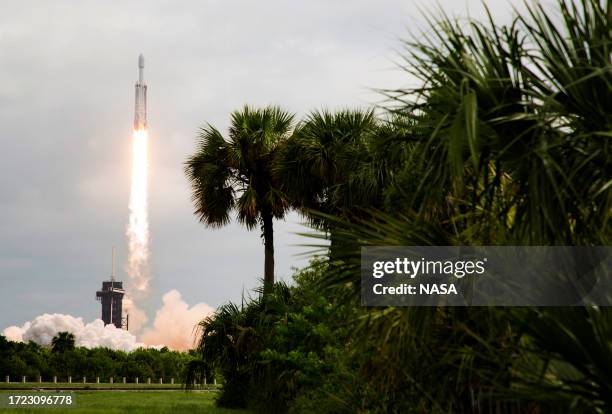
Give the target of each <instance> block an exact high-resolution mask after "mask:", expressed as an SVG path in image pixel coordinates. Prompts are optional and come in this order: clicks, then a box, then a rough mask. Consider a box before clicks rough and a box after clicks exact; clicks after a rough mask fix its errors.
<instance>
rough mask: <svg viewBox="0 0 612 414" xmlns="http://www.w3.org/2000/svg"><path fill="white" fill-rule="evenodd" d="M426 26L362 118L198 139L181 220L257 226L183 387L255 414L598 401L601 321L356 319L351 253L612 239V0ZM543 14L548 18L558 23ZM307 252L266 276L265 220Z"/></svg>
mask: <svg viewBox="0 0 612 414" xmlns="http://www.w3.org/2000/svg"><path fill="white" fill-rule="evenodd" d="M487 15H488V20H485V21H484V22H481V21H475V20H473V19H464V20H461V21H458V20H453V19H451V18H449V17H447V16H445V15H442V16H440V17H436V16H432V17H430V19H429V22H430V26H429V27H428V28H427V30H426V31H424V32H423V33H419V34H418V35H416V36H414V37H412V38H409V39H408V40H406V41H404V42H403V45H404V49H403V52H402V58H403V63H402V68H403V70H405V71H407V72H408V73H409V74H410V75H411V77H412V79H418V80H419V81H420V85H419V86H417V87H414V88H397V89H394V90H385V91H381V93H382V94H383V95H384V96H385V98H386V103H385V104H384V105H383V106H382V107H381V108H378V109H376V110H359V109H354V110H353V109H347V110H342V111H336V112H331V111H314V112H312V113H311V114H309V115H308V116H306V117H305V118H304V119H300V120H298V119H296V117H295V116H294V115H293V114H291V113H289V112H287V111H285V110H283V109H282V108H279V107H266V108H253V107H248V106H245V107H244V108H243V109H241V110H238V111H236V112H234V113H232V114H231V122H230V127H229V129H228V131H227V134H224V133H222V132H221V131H220V130H218V129H217V128H215V127H214V126H212V125H206V126H205V127H203V128H202V130H201V132H200V134H199V137H198V143H197V148H196V152H195V153H194V155H193V156H192V157H190V158H189V159H188V161H187V163H186V166H185V170H186V175H187V177H188V178H189V180H190V182H191V185H192V189H193V202H194V206H195V214H196V216H197V217H198V218H199V220H200V221H201V222H202V223H204V224H206V225H209V226H222V225H225V224H227V223H228V222H229V221H230V219H231V218H232V215H235V216H236V217H237V219H238V220H239V221H240V222H241V223H243V224H244V225H245V226H246V227H247V228H249V229H254V228H257V227H259V229H260V230H261V237H262V239H263V242H264V268H263V281H264V282H263V286H262V288H261V292H260V294H259V295H255V297H253V298H251V299H249V300H247V301H246V303H243V304H241V305H237V304H233V303H228V304H226V305H224V306H222V307H220V308H219V309H218V310H217V312H216V313H215V314H214V315H212V316H211V317H209V318H207V319H205V320H204V321H202V323H201V324H200V325H201V326H200V327H201V331H200V341H199V345H198V348H197V351H196V355H197V357H198V359H196V360H194V361H192V363H190V365H189V367H188V370H187V377H186V378H188V379H189V380H190V381H187V383H191V380H194V379H195V380H198V379H200V380H201V379H202V378H203V376H204V375H206V373H207V372H210V371H211V370H219V371H220V372H221V373H222V374H223V376H224V379H225V382H224V385H223V388H222V391H221V394H220V396H219V401H218V402H219V405H222V406H228V407H232V406H233V407H249V408H251V409H253V410H255V411H257V412H281V413H282V412H314V411H316V412H320V413H323V412H330V413H343V412H346V413H355V412H380V413H389V412H398V413H399V412H401V413H432V412H434V413H447V412H453V413H472V412H479V413H525V412H527V413H539V412H549V413H567V412H579V413H597V412H607V411H610V410H612V399H611V396H612V378H611V377H610V373H611V372H612V365H611V364H612V347H611V342H610V338H612V312H611V311H610V308H605V307H577V308H492V307H491V308H398V307H385V308H363V307H361V306H360V303H359V297H360V250H359V248H360V247H361V246H368V245H371V246H381V245H385V246H403V245H419V246H427V245H431V246H436V245H535V246H537V245H582V246H589V245H609V244H610V240H611V237H610V236H611V235H612V226H611V224H612V222H611V220H610V213H611V211H612V191H610V190H611V188H612V177H611V174H610V172H611V171H612V147H611V140H610V138H612V134H611V132H610V131H612V117H610V114H612V63H611V54H610V46H611V39H612V33H611V28H612V21H611V20H612V6H611V5H610V3H609V2H604V1H598V0H581V1H577V2H569V1H565V0H559V1H558V2H557V3H556V6H554V7H552V8H550V9H548V8H544V7H543V6H542V5H539V4H537V3H528V4H526V5H525V9H524V11H523V12H522V13H521V14H516V16H515V17H514V19H513V20H512V21H511V23H509V24H506V25H499V24H497V23H496V22H495V21H494V19H493V18H492V17H491V15H490V14H489V13H488V10H487ZM553 16H554V17H553ZM290 210H295V211H297V212H299V213H300V214H302V215H303V216H304V217H305V218H306V219H307V220H308V222H309V223H310V224H311V225H312V227H313V232H312V233H311V234H307V235H306V236H307V237H309V239H305V244H307V245H310V246H311V247H312V248H313V249H316V250H318V252H319V258H318V259H315V260H314V261H313V263H312V265H311V266H310V267H309V268H307V269H304V270H302V271H300V272H298V273H297V274H296V276H295V281H294V283H292V284H290V285H289V286H288V285H286V284H284V283H278V282H275V280H274V239H273V222H274V219H282V218H283V217H284V216H285V215H286V214H287V212H288V211H290Z"/></svg>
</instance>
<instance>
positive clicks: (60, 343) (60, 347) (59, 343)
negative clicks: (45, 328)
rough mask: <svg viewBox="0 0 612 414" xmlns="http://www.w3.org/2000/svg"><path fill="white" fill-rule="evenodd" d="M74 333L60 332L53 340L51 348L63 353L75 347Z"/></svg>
mask: <svg viewBox="0 0 612 414" xmlns="http://www.w3.org/2000/svg"><path fill="white" fill-rule="evenodd" d="M74 342H75V341H74V334H71V333H70V332H58V334H57V335H55V336H54V337H53V339H52V340H51V350H52V351H53V352H55V353H60V354H63V353H64V352H66V351H71V350H73V349H74Z"/></svg>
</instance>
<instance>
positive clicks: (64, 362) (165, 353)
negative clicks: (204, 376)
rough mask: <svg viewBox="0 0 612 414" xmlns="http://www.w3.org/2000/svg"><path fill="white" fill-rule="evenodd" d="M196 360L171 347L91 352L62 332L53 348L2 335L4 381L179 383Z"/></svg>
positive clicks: (0, 351)
mask: <svg viewBox="0 0 612 414" xmlns="http://www.w3.org/2000/svg"><path fill="white" fill-rule="evenodd" d="M191 359H193V356H190V355H189V353H185V352H176V351H170V350H169V349H168V348H161V349H153V348H147V349H144V348H141V349H137V350H135V351H132V352H123V351H116V350H112V349H108V348H94V349H88V348H83V347H75V346H74V336H73V335H72V334H70V333H68V332H60V333H58V335H56V336H55V337H54V338H53V341H52V346H41V345H38V344H37V343H35V342H32V341H29V342H27V343H23V342H13V341H9V340H7V339H6V338H5V337H4V336H1V335H0V375H2V380H3V381H4V378H5V376H9V378H11V381H21V377H22V376H26V377H27V379H28V380H29V381H38V378H39V377H41V378H42V380H43V381H45V382H51V381H52V380H53V377H57V381H58V382H67V381H68V377H69V376H70V377H72V378H73V380H75V381H77V380H80V379H81V378H83V377H87V378H88V379H89V381H93V380H94V379H95V378H96V377H99V378H100V381H102V382H108V381H109V379H110V378H111V377H113V378H114V380H115V382H118V381H120V379H121V378H123V377H126V378H127V379H128V380H129V381H130V382H133V381H134V379H135V378H139V380H140V381H141V382H144V381H146V379H147V378H151V381H157V380H158V379H159V378H163V379H164V381H166V380H168V381H169V380H170V378H174V379H175V380H176V381H177V382H178V381H179V379H182V378H183V376H184V375H185V367H186V366H187V365H188V363H189V361H190V360H191Z"/></svg>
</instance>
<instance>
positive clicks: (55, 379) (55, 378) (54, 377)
mask: <svg viewBox="0 0 612 414" xmlns="http://www.w3.org/2000/svg"><path fill="white" fill-rule="evenodd" d="M53 383H54V384H57V375H54V376H53Z"/></svg>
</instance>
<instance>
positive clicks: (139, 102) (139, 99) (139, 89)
mask: <svg viewBox="0 0 612 414" xmlns="http://www.w3.org/2000/svg"><path fill="white" fill-rule="evenodd" d="M143 71H144V56H142V55H140V56H138V82H136V100H135V107H134V130H136V131H140V130H145V129H147V85H146V84H145V83H144V80H143Z"/></svg>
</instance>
